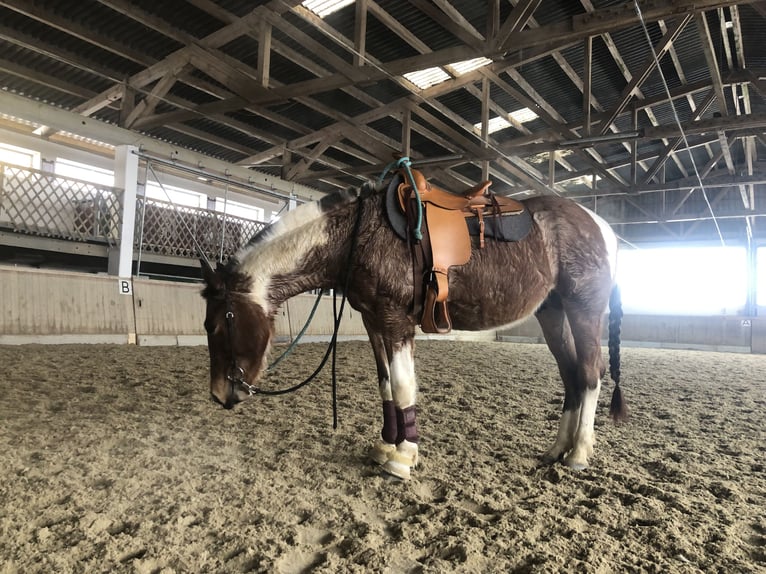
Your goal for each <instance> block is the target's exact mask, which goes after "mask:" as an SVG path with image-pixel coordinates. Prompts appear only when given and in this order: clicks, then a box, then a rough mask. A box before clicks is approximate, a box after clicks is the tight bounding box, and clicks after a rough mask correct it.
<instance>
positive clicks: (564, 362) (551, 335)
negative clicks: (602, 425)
mask: <svg viewBox="0 0 766 574" xmlns="http://www.w3.org/2000/svg"><path fill="white" fill-rule="evenodd" d="M535 316H536V317H537V320H538V322H539V323H540V327H541V328H542V330H543V336H544V337H545V342H546V343H547V344H548V349H550V351H551V354H553V357H554V358H555V359H556V363H557V364H558V367H559V374H560V375H561V380H562V381H563V382H564V409H563V412H562V414H561V420H560V421H559V431H558V434H557V435H556V442H554V443H553V446H552V447H551V448H550V449H548V451H547V452H546V453H545V455H543V462H544V463H546V464H551V463H553V462H556V461H557V460H559V459H561V458H563V457H564V455H565V454H566V453H568V452H569V451H570V450H571V449H572V446H573V444H574V439H575V434H576V432H577V425H578V421H579V418H580V407H581V405H582V388H581V386H580V383H579V379H578V372H577V351H576V349H575V344H574V339H573V338H572V331H571V329H570V326H569V321H568V320H567V316H566V314H565V313H564V307H563V303H562V301H561V298H560V297H559V296H558V294H557V293H555V292H553V293H551V294H550V295H549V296H548V298H547V299H546V300H545V302H544V303H543V304H542V305H541V307H540V308H539V309H538V310H537V313H535Z"/></svg>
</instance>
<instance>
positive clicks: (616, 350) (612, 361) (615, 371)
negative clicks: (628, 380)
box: [609, 285, 628, 423]
mask: <svg viewBox="0 0 766 574" xmlns="http://www.w3.org/2000/svg"><path fill="white" fill-rule="evenodd" d="M621 324H622V296H621V295H620V287H619V286H618V285H614V287H612V293H611V295H610V296H609V375H610V376H611V377H612V380H613V381H614V392H612V401H611V403H610V404H609V415H610V416H611V417H612V419H613V420H614V422H616V423H617V422H620V421H624V420H627V418H628V406H627V405H626V404H625V399H624V398H623V396H622V389H621V388H620V327H621Z"/></svg>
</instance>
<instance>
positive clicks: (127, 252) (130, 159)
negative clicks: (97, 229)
mask: <svg viewBox="0 0 766 574" xmlns="http://www.w3.org/2000/svg"><path fill="white" fill-rule="evenodd" d="M134 152H138V148H137V147H135V146H131V145H121V146H117V147H116V148H115V149H114V186H115V187H116V188H118V189H122V190H123V192H122V195H121V198H120V199H121V204H122V205H121V207H122V222H121V224H120V244H119V245H118V246H117V254H116V255H117V261H116V262H114V261H113V260H112V258H110V261H109V273H110V274H111V275H117V276H118V277H130V276H131V275H132V269H133V239H134V235H135V229H136V194H137V191H138V156H137V155H136V154H135V153H134ZM115 263H116V264H115Z"/></svg>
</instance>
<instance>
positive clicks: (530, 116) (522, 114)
mask: <svg viewBox="0 0 766 574" xmlns="http://www.w3.org/2000/svg"><path fill="white" fill-rule="evenodd" d="M508 115H509V116H510V117H511V119H513V120H516V121H517V122H519V123H520V124H523V123H526V122H531V121H532V120H535V119H537V118H538V115H537V114H536V113H535V112H533V111H532V110H530V109H529V108H521V109H520V110H516V111H515V112H511V113H510V114H508Z"/></svg>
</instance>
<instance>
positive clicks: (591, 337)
mask: <svg viewBox="0 0 766 574" xmlns="http://www.w3.org/2000/svg"><path fill="white" fill-rule="evenodd" d="M564 306H565V309H566V313H567V318H568V320H569V324H570V327H571V330H572V336H573V338H574V344H575V349H576V351H577V379H578V381H579V389H580V396H581V407H580V413H579V420H578V421H577V430H576V431H575V434H574V437H573V441H572V442H573V444H572V450H571V451H569V453H568V454H567V455H566V457H565V459H564V462H565V463H566V464H567V465H568V466H570V467H572V468H576V469H582V468H585V467H587V466H588V457H589V456H591V455H592V454H593V445H594V444H595V434H594V430H593V425H594V422H595V419H596V407H597V406H598V396H599V393H600V392H601V378H602V377H603V376H604V371H605V365H604V357H603V355H602V353H601V313H602V310H603V308H605V306H606V305H605V304H604V307H601V306H600V305H598V306H594V305H585V304H582V303H581V302H579V301H571V302H565V305H564Z"/></svg>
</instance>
